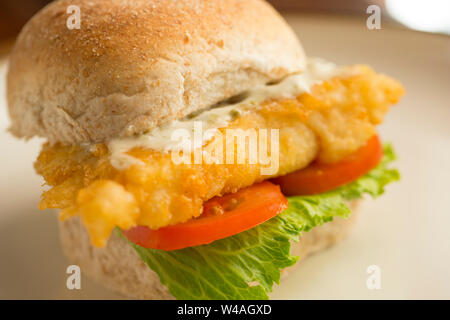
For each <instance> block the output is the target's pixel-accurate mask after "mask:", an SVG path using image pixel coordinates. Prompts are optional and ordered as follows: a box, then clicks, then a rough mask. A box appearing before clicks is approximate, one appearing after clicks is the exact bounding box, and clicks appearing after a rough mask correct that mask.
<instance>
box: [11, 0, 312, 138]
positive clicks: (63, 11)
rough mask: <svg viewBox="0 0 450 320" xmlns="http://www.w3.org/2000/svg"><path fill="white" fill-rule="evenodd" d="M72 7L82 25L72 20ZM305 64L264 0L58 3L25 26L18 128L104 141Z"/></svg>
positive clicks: (17, 74)
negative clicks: (69, 24) (74, 24)
mask: <svg viewBox="0 0 450 320" xmlns="http://www.w3.org/2000/svg"><path fill="white" fill-rule="evenodd" d="M71 5H75V6H78V7H79V8H80V13H81V15H80V16H81V19H80V22H81V25H80V29H69V28H68V27H67V20H68V19H69V17H70V16H71V15H72V14H73V12H71V11H70V10H69V13H67V11H68V7H69V6H71ZM69 20H70V19H69ZM72 21H73V20H72ZM304 66H305V55H304V53H303V49H302V47H301V45H300V43H299V42H298V40H297V38H296V36H295V35H294V33H293V31H292V30H291V28H290V27H289V26H288V25H287V24H286V22H285V21H284V20H283V18H282V17H281V16H280V15H279V14H278V13H277V12H276V11H275V10H274V9H273V8H272V7H271V6H270V5H269V4H267V3H266V2H265V1H262V0H226V1H224V0H133V1H130V0H96V1H92V0H67V1H66V0H62V1H56V2H53V3H51V4H49V5H48V6H47V7H45V8H44V9H42V10H41V11H40V12H39V13H37V14H36V15H35V16H34V17H33V18H32V19H31V20H30V21H29V22H28V23H27V24H26V25H25V27H24V28H23V30H22V32H21V33H20V35H19V37H18V39H17V42H16V44H15V47H14V49H13V51H12V53H11V57H10V64H9V72H8V89H7V93H8V105H9V112H10V115H11V119H12V126H11V131H12V132H13V133H14V134H15V135H17V136H20V137H25V138H29V137H32V136H34V135H39V136H42V137H46V138H48V140H49V141H50V143H56V142H62V143H64V144H78V143H86V142H88V143H92V142H104V141H108V140H109V139H112V138H115V137H120V136H128V135H133V134H140V133H143V132H146V131H148V130H150V129H152V128H154V127H157V126H160V125H162V124H164V123H165V122H168V121H171V120H174V119H179V118H181V117H184V116H186V115H188V114H190V113H192V112H194V111H196V110H199V109H203V108H206V107H208V106H210V105H213V104H215V103H217V102H219V101H221V100H224V99H227V98H229V97H231V96H234V95H237V94H239V93H241V92H243V91H246V90H248V89H250V88H252V87H253V86H255V85H259V84H264V83H267V82H270V81H274V80H277V79H280V78H283V77H285V76H287V75H289V74H292V73H296V72H301V71H302V70H303V69H304Z"/></svg>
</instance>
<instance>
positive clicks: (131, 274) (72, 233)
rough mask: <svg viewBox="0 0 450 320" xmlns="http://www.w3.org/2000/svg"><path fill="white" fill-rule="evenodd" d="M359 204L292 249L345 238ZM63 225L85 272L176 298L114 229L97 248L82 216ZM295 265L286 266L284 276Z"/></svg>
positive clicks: (70, 250)
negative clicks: (347, 213)
mask: <svg viewBox="0 0 450 320" xmlns="http://www.w3.org/2000/svg"><path fill="white" fill-rule="evenodd" d="M356 206H357V202H356V201H353V202H351V203H350V208H351V209H352V214H351V215H350V217H349V218H348V219H341V218H335V219H334V220H333V221H332V222H329V223H326V224H324V225H322V226H319V227H316V228H313V229H312V230H311V231H309V232H305V233H303V235H302V236H301V238H300V241H298V242H293V243H292V246H291V253H292V254H293V255H295V256H300V257H301V259H302V260H303V259H304V258H305V257H306V256H308V255H310V254H312V253H315V252H317V251H320V250H323V249H325V248H328V247H329V246H331V245H333V244H335V243H336V242H337V241H339V240H341V239H343V238H345V237H346V236H347V235H348V233H349V231H350V229H351V227H352V226H353V225H354V221H355V218H356V212H355V209H356ZM59 225H60V238H61V245H62V248H63V251H64V254H65V255H66V256H67V257H68V258H69V260H70V261H71V262H72V263H74V264H76V265H78V266H79V267H80V268H81V272H82V273H83V274H84V275H87V276H88V277H90V278H92V279H93V280H94V281H96V282H98V283H100V284H102V285H103V286H105V287H107V288H109V289H111V290H113V291H115V292H117V293H120V294H122V295H124V296H126V297H131V298H137V299H173V298H174V297H173V296H172V295H171V294H170V293H169V291H168V289H167V287H166V286H164V285H163V284H161V282H160V281H159V278H158V275H157V274H156V273H155V272H153V271H152V270H151V269H150V268H149V267H148V266H147V265H146V264H145V263H144V262H143V261H142V260H141V259H140V257H139V256H138V254H137V253H136V251H135V250H134V249H133V248H132V247H131V246H130V245H129V243H127V241H126V240H125V239H122V238H120V237H119V236H117V235H116V234H115V233H113V234H112V235H111V238H110V239H109V241H108V244H107V245H106V246H105V247H104V248H97V247H94V246H93V245H92V244H91V242H90V239H89V235H88V233H87V231H86V229H85V228H84V227H83V225H82V223H81V221H80V219H79V218H74V219H69V220H66V221H64V222H60V224H59ZM296 265H298V263H297V264H296ZM294 267H295V266H292V267H290V268H287V269H285V270H283V276H286V273H287V272H286V271H289V270H290V269H292V268H294Z"/></svg>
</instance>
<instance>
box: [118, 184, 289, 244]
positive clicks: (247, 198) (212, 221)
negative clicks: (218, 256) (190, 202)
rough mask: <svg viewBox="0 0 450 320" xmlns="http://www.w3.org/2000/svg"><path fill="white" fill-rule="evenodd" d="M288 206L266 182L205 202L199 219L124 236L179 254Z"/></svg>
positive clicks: (136, 229) (127, 232) (135, 230)
mask: <svg viewBox="0 0 450 320" xmlns="http://www.w3.org/2000/svg"><path fill="white" fill-rule="evenodd" d="M287 206H288V203H287V199H286V198H285V197H284V196H283V194H282V193H281V192H280V187H279V186H276V185H274V184H273V183H270V182H268V181H265V182H261V183H258V184H255V185H252V186H250V187H247V188H243V189H241V190H239V191H238V192H236V193H232V194H228V195H225V196H222V197H215V198H213V199H211V200H209V201H207V202H205V204H204V205H203V214H202V215H201V216H200V217H199V218H196V219H192V220H189V221H187V222H185V223H180V224H177V225H173V226H167V227H163V228H160V229H158V230H152V229H150V228H148V227H143V226H137V227H134V228H132V229H129V230H124V231H123V233H124V235H125V236H126V237H127V238H128V239H129V240H130V241H131V242H133V243H135V244H137V245H140V246H142V247H145V248H151V249H161V250H166V251H170V250H178V249H182V248H186V247H192V246H198V245H202V244H208V243H211V242H213V241H215V240H218V239H223V238H226V237H230V236H232V235H234V234H237V233H240V232H243V231H245V230H248V229H250V228H253V227H255V226H257V225H258V224H260V223H263V222H265V221H267V220H269V219H270V218H273V217H274V216H276V215H277V214H278V213H280V212H282V211H283V210H285V209H286V208H287Z"/></svg>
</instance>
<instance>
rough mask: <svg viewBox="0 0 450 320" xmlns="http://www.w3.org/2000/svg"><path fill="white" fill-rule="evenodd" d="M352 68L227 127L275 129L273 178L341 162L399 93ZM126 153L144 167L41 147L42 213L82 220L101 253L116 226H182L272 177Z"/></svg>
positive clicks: (100, 151) (104, 155)
mask: <svg viewBox="0 0 450 320" xmlns="http://www.w3.org/2000/svg"><path fill="white" fill-rule="evenodd" d="M351 68H353V69H354V70H353V71H356V72H352V74H353V75H352V76H349V77H346V78H339V77H335V78H333V79H330V80H328V81H325V82H323V83H321V84H317V85H315V86H313V88H312V89H311V92H310V93H304V94H302V95H300V96H298V97H297V98H295V99H281V100H272V101H266V102H264V103H262V104H261V105H260V106H258V107H255V108H254V109H251V110H250V111H248V112H246V113H245V114H243V115H242V116H240V117H238V118H237V119H235V120H233V122H231V123H230V125H229V128H242V129H248V128H267V129H270V128H273V129H279V168H278V171H277V172H276V174H273V175H272V176H279V175H284V174H286V173H289V172H293V171H296V170H299V169H301V168H304V167H306V166H307V165H308V164H309V163H310V162H311V161H313V160H314V159H318V160H319V161H323V162H336V161H339V160H340V159H342V158H343V157H345V156H347V155H349V154H351V153H352V152H354V151H355V150H357V149H358V148H359V147H360V146H362V145H363V144H364V143H365V142H366V141H367V140H368V139H369V138H370V137H371V136H372V135H373V134H375V132H376V131H375V126H376V125H377V124H379V123H381V121H382V119H383V116H384V114H385V113H386V112H387V111H388V108H389V106H390V105H391V104H394V103H396V102H397V101H398V100H399V98H400V97H401V95H402V94H403V88H402V86H401V85H400V84H399V83H398V82H397V81H395V80H393V79H391V78H389V77H387V76H384V75H381V74H377V73H375V72H374V71H373V70H372V69H370V68H369V67H366V66H354V67H351ZM212 143H214V141H213V142H211V143H210V145H211V144H212ZM129 154H130V155H132V156H134V157H136V158H138V159H140V160H141V161H142V162H143V164H139V165H133V166H131V167H130V168H128V169H125V170H121V171H119V170H116V169H115V168H113V167H112V165H111V164H110V159H109V153H108V148H107V147H106V146H105V145H95V146H93V147H90V148H88V149H87V148H82V147H74V146H72V147H70V146H62V145H54V146H51V145H49V144H46V145H44V147H43V150H42V152H41V154H40V155H39V157H38V159H37V161H36V163H35V168H36V170H37V172H38V173H39V174H41V175H42V176H43V177H44V179H45V181H46V182H47V184H48V185H50V186H52V188H51V189H50V190H48V191H46V192H44V193H43V195H42V201H41V202H40V208H41V209H45V208H61V209H63V210H62V211H61V218H62V219H66V218H70V217H72V216H75V215H79V216H81V217H82V220H83V223H84V225H85V226H86V227H87V229H88V231H89V233H90V236H91V238H92V241H93V243H94V244H95V245H97V246H104V245H105V244H106V241H107V239H108V237H109V235H110V233H111V231H112V229H113V228H114V227H116V226H118V227H120V228H123V229H127V228H130V227H133V226H135V225H144V226H148V227H150V228H154V229H157V228H160V227H164V226H167V225H171V224H176V223H180V222H184V221H187V220H189V219H192V218H193V217H198V216H199V215H200V214H201V213H202V204H203V202H204V201H206V200H208V199H211V198H212V197H214V196H217V195H222V194H225V193H230V192H235V191H237V190H239V189H240V188H243V187H246V186H249V185H252V184H254V183H256V182H259V181H262V180H264V179H267V178H269V177H271V176H265V175H262V174H261V170H260V169H261V165H260V164H248V163H245V164H224V165H222V164H205V163H203V164H192V165H186V164H175V163H174V162H173V161H172V159H171V155H170V153H160V152H158V151H155V150H144V149H140V148H135V149H133V150H131V151H130V152H129Z"/></svg>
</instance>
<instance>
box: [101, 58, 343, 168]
mask: <svg viewBox="0 0 450 320" xmlns="http://www.w3.org/2000/svg"><path fill="white" fill-rule="evenodd" d="M340 74H342V69H341V68H338V67H336V65H335V64H334V63H331V62H328V61H325V60H323V59H319V58H310V59H308V61H307V67H306V70H305V71H304V72H303V73H299V74H293V75H290V76H288V77H286V78H284V79H282V80H281V81H280V82H278V83H275V84H266V85H261V86H258V87H255V88H253V89H252V90H249V91H247V92H245V93H243V94H242V95H241V96H242V97H243V99H241V101H239V102H237V103H229V104H218V105H217V106H213V107H211V108H208V109H205V110H202V111H197V112H195V113H193V114H192V115H190V116H187V117H185V118H182V119H180V120H174V121H172V122H170V123H168V124H166V125H164V126H162V127H159V128H155V129H153V130H151V131H150V132H148V133H145V134H142V135H139V136H133V137H125V138H117V139H113V140H111V141H110V142H109V143H108V149H109V151H110V161H111V164H112V166H113V167H114V168H116V169H118V170H124V169H126V168H128V167H129V166H131V165H133V164H137V163H141V161H140V160H138V159H136V158H134V157H132V156H130V155H128V154H127V153H126V152H127V151H129V150H131V149H133V148H135V147H141V148H145V149H152V150H157V151H159V152H169V151H172V150H178V151H180V150H190V147H189V148H185V147H184V146H183V145H182V144H183V143H184V142H183V141H181V140H179V139H173V136H172V134H173V132H174V131H176V130H177V129H182V130H188V131H189V132H190V133H191V134H192V136H193V134H194V125H195V123H196V122H197V123H198V122H201V123H202V130H203V132H206V131H207V132H208V133H209V134H206V135H204V137H203V138H202V139H203V141H202V143H203V145H204V144H206V143H207V142H208V141H210V140H211V139H212V138H213V137H214V131H217V130H219V129H220V128H225V127H227V126H228V124H229V123H230V122H231V121H232V120H233V119H235V118H236V117H238V116H239V115H240V114H242V113H243V112H245V111H246V110H247V109H250V108H251V107H254V106H255V105H256V106H257V105H259V104H260V103H261V102H263V101H265V100H268V99H279V98H292V97H296V96H298V95H300V94H302V93H304V92H309V90H310V89H311V87H312V86H313V85H315V84H317V83H321V82H322V81H324V80H327V79H330V78H332V77H334V76H337V75H340Z"/></svg>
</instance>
